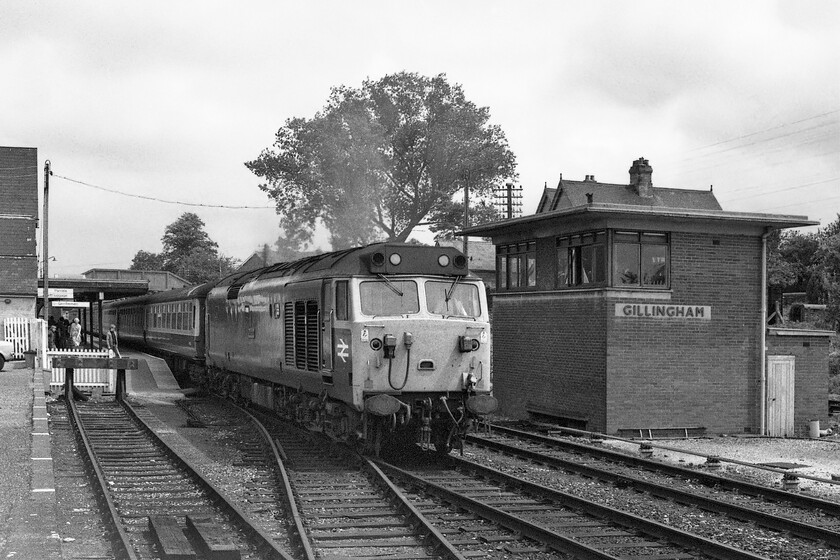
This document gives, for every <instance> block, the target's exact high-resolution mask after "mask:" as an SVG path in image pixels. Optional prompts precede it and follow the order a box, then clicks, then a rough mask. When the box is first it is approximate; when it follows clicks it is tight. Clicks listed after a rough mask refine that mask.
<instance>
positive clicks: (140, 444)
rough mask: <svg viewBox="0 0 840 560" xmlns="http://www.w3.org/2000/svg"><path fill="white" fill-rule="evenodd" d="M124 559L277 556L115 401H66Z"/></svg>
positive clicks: (241, 517)
mask: <svg viewBox="0 0 840 560" xmlns="http://www.w3.org/2000/svg"><path fill="white" fill-rule="evenodd" d="M69 407H70V415H71V419H72V421H73V423H74V425H75V427H76V430H77V435H78V438H79V439H80V440H81V441H82V444H83V445H82V447H83V449H84V452H85V453H86V462H87V463H88V465H89V466H90V468H91V470H92V471H93V478H95V480H96V481H97V483H98V487H99V489H100V492H99V496H100V498H101V501H102V505H103V509H104V510H105V511H107V512H109V513H110V517H111V526H112V529H113V533H114V534H115V535H117V536H118V538H117V539H116V543H115V545H114V548H115V554H116V555H117V556H119V557H122V558H129V559H145V558H150V559H151V558H211V557H219V558H222V557H223V558H252V559H255V560H256V559H262V558H283V559H288V560H291V557H290V556H289V555H288V554H287V553H286V552H285V551H283V550H282V549H280V548H278V547H277V546H276V545H275V544H274V543H273V542H272V540H271V538H270V536H268V535H266V534H265V533H264V532H263V531H262V530H260V529H259V528H258V527H255V526H254V525H253V524H252V523H251V522H250V520H249V519H248V518H247V516H245V515H243V514H242V512H241V511H240V510H239V509H238V508H237V507H235V506H233V505H232V504H230V503H228V502H227V501H226V500H225V499H224V498H223V496H222V495H221V494H220V493H219V492H218V491H217V490H216V489H215V488H214V487H213V485H212V484H209V483H208V482H207V481H205V480H203V479H202V478H201V477H200V476H199V475H198V474H197V473H195V472H194V471H192V470H190V469H189V468H188V467H187V466H186V465H185V463H184V462H183V461H181V460H179V458H178V457H177V456H175V455H173V453H172V451H171V450H169V449H167V448H166V447H165V446H163V445H161V443H160V442H159V440H157V439H156V438H155V437H154V436H152V435H151V434H150V433H149V432H148V431H147V430H145V429H144V428H143V427H142V425H141V424H140V423H139V422H138V421H137V419H136V417H135V416H134V415H133V414H132V413H131V408H130V407H129V406H128V405H123V404H121V403H118V402H97V403H74V402H72V400H71V401H70V402H69Z"/></svg>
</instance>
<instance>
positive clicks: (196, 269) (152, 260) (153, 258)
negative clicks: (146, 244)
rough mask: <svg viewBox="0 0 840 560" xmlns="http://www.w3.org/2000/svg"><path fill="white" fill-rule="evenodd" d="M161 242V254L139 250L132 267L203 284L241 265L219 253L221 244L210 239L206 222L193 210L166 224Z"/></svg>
mask: <svg viewBox="0 0 840 560" xmlns="http://www.w3.org/2000/svg"><path fill="white" fill-rule="evenodd" d="M161 242H162V243H163V251H162V252H161V253H150V252H147V251H143V250H140V251H137V254H136V255H134V260H133V261H132V263H131V269H132V270H165V271H168V272H172V273H173V274H177V275H178V276H181V277H182V278H184V279H186V280H189V281H190V282H191V283H193V284H201V283H203V282H208V281H210V280H215V279H218V278H221V277H222V276H225V275H227V274H230V273H231V272H232V271H233V269H234V268H235V267H236V265H237V261H236V259H233V258H230V257H225V256H221V255H219V253H218V247H219V245H218V244H217V243H216V242H215V241H213V240H212V239H210V236H209V235H207V232H205V231H204V222H203V221H202V220H201V218H199V217H198V215H196V214H193V213H192V212H185V213H184V214H182V215H181V216H180V217H179V218H178V219H177V220H176V221H174V222H172V223H171V224H169V225H168V226H166V229H165V230H164V234H163V237H162V238H161Z"/></svg>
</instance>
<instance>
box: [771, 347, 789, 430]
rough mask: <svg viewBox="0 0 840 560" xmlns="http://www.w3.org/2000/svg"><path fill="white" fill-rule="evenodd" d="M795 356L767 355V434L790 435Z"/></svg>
mask: <svg viewBox="0 0 840 560" xmlns="http://www.w3.org/2000/svg"><path fill="white" fill-rule="evenodd" d="M795 373H796V356H767V435H768V436H774V437H792V436H793V435H794V429H793V397H794V392H793V387H794V377H795Z"/></svg>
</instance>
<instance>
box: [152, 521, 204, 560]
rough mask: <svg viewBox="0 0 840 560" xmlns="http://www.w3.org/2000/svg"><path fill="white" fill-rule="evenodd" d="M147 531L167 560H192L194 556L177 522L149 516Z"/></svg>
mask: <svg viewBox="0 0 840 560" xmlns="http://www.w3.org/2000/svg"><path fill="white" fill-rule="evenodd" d="M148 519H149V531H150V532H151V533H152V537H154V539H155V541H156V542H157V544H158V547H159V548H160V552H161V553H162V554H163V555H164V556H165V557H166V559H167V560H192V559H195V557H196V554H195V550H193V547H192V545H191V544H190V541H189V540H188V539H187V536H186V535H185V534H184V531H183V530H182V529H181V527H180V526H178V521H177V520H176V519H175V518H174V517H171V516H149V517H148Z"/></svg>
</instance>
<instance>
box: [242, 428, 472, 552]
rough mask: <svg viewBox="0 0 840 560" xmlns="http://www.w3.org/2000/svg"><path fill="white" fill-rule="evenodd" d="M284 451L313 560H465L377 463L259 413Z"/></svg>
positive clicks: (285, 475)
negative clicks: (351, 559)
mask: <svg viewBox="0 0 840 560" xmlns="http://www.w3.org/2000/svg"><path fill="white" fill-rule="evenodd" d="M254 419H255V421H258V422H259V423H260V424H261V426H262V429H264V430H265V433H266V434H267V436H268V437H270V438H271V440H272V441H273V442H274V444H275V445H276V446H277V450H278V453H279V454H280V456H281V459H282V464H283V465H284V467H283V468H284V471H285V474H284V478H285V479H286V480H287V481H288V485H289V488H290V489H292V491H293V492H294V502H295V503H296V504H297V511H296V513H295V516H296V517H297V518H298V519H299V521H300V525H301V526H302V527H305V531H306V533H307V535H308V538H309V542H310V543H311V549H312V554H313V556H312V557H313V558H314V557H317V558H319V559H321V560H337V559H348V558H353V559H357V560H387V559H393V560H412V559H417V560H424V559H438V558H439V559H463V556H462V555H461V554H460V553H459V552H458V551H457V549H456V548H455V547H453V546H452V545H451V544H450V543H449V542H448V541H447V540H446V538H445V537H444V536H443V535H442V534H441V533H440V532H438V531H437V530H436V529H435V528H434V527H433V526H432V525H431V524H429V523H428V522H427V521H426V520H425V518H424V517H423V516H422V515H420V514H419V512H418V510H417V509H416V508H415V507H414V506H413V505H412V504H411V503H410V502H409V501H408V500H407V499H406V498H405V496H404V495H403V494H402V492H400V491H399V490H398V489H397V488H396V487H395V486H394V485H393V484H392V483H391V482H390V481H389V480H388V478H387V477H386V476H385V475H384V474H383V473H382V471H381V470H380V469H379V468H378V467H377V466H376V465H374V464H373V463H372V462H371V461H369V460H367V459H364V458H362V457H360V456H358V455H355V454H353V453H351V452H350V451H349V450H348V449H347V448H345V447H344V446H343V445H338V444H334V443H333V442H331V441H329V440H326V438H321V437H318V436H317V435H316V434H312V433H309V432H306V431H304V430H301V429H299V428H296V427H293V426H291V425H289V424H287V423H285V422H280V421H278V420H277V419H276V418H272V417H270V416H267V415H264V414H260V413H256V414H255V415H254Z"/></svg>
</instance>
